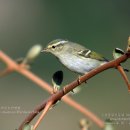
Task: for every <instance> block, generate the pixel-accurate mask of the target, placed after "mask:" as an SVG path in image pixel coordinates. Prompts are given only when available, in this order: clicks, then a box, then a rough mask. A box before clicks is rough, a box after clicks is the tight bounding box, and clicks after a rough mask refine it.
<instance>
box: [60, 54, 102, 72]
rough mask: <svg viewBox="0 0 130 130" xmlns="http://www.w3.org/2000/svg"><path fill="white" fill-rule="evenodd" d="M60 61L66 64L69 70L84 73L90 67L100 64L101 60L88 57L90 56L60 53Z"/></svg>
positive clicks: (89, 69) (90, 68)
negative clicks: (82, 56)
mask: <svg viewBox="0 0 130 130" xmlns="http://www.w3.org/2000/svg"><path fill="white" fill-rule="evenodd" d="M59 60H60V62H61V63H62V64H63V65H64V66H66V67H67V68H68V69H70V70H71V71H74V72H77V73H80V74H85V73H87V72H89V71H91V70H92V69H95V68H96V67H98V66H100V65H101V64H102V63H103V62H101V61H98V60H95V59H90V58H81V57H78V56H75V55H69V54H68V55H61V56H60V58H59Z"/></svg>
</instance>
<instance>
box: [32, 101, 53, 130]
mask: <svg viewBox="0 0 130 130" xmlns="http://www.w3.org/2000/svg"><path fill="white" fill-rule="evenodd" d="M52 104H53V102H52V101H50V102H48V103H47V104H46V106H45V108H44V110H43V112H42V114H41V116H40V117H39V119H38V120H37V122H36V124H35V125H34V127H33V130H36V128H37V127H38V125H39V124H40V122H41V120H42V119H43V118H44V116H45V115H46V114H47V112H48V110H49V109H50V107H51V106H52Z"/></svg>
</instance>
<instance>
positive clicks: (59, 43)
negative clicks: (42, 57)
mask: <svg viewBox="0 0 130 130" xmlns="http://www.w3.org/2000/svg"><path fill="white" fill-rule="evenodd" d="M67 43H68V41H67V40H62V39H56V40H53V41H51V42H50V43H49V44H48V45H47V47H46V48H44V49H43V50H42V51H41V52H50V53H52V54H54V55H55V56H57V55H59V54H61V53H62V52H63V50H64V49H65V46H66V44H67Z"/></svg>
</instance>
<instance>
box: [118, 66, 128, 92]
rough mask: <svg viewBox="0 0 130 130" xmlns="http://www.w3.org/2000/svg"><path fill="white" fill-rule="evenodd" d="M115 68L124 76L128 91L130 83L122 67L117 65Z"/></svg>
mask: <svg viewBox="0 0 130 130" xmlns="http://www.w3.org/2000/svg"><path fill="white" fill-rule="evenodd" d="M117 69H118V71H119V72H120V74H121V75H122V77H123V78H124V80H125V82H126V84H127V87H128V91H129V92H130V83H129V80H128V78H127V76H126V74H125V72H124V69H123V68H122V66H120V65H119V66H117Z"/></svg>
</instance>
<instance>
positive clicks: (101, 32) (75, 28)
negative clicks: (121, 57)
mask: <svg viewBox="0 0 130 130" xmlns="http://www.w3.org/2000/svg"><path fill="white" fill-rule="evenodd" d="M129 5H130V1H129V0H109V1H108V0H105V1H104V0H98V1H96V0H91V1H89V0H77V1H75V0H65V1H63V0H62V1H61V0H55V1H54V0H0V49H1V50H2V51H4V52H5V53H6V54H8V55H9V56H10V57H11V58H13V59H17V58H19V57H23V56H25V55H26V53H27V51H28V49H29V48H30V47H31V46H33V45H34V44H37V43H39V44H41V45H42V46H43V47H45V46H46V44H47V43H48V42H50V41H51V40H54V39H57V38H62V39H68V40H71V41H74V42H78V43H81V44H82V45H84V46H86V47H88V48H90V49H92V50H95V51H97V52H99V53H101V54H103V55H104V56H105V57H107V58H108V59H113V58H112V51H113V49H114V48H116V47H119V48H122V49H124V50H125V49H126V45H127V38H128V36H129V35H130V8H129ZM123 66H125V67H126V68H128V69H130V61H127V62H125V63H124V64H123ZM3 68H4V65H3V63H0V69H1V70H2V69H3ZM57 70H63V71H64V83H63V85H65V84H68V83H70V82H71V81H73V80H74V79H75V78H77V75H76V74H74V73H72V72H70V71H69V70H67V69H66V68H64V67H63V66H62V65H61V64H60V63H59V62H58V60H57V59H56V58H55V57H54V56H52V55H50V54H40V56H39V57H38V58H37V59H36V61H35V63H34V64H33V66H32V69H31V71H32V72H34V73H35V74H36V75H38V76H40V77H41V78H43V79H44V80H45V81H47V82H48V83H50V84H51V77H52V74H53V73H54V72H55V71H57ZM127 75H128V77H129V78H130V74H129V73H127ZM48 97H49V94H48V93H47V92H46V91H44V90H42V89H41V88H39V87H38V86H37V85H36V84H34V83H33V82H31V81H29V80H28V79H26V78H25V77H23V76H22V75H19V74H18V73H12V74H10V75H8V76H6V77H2V78H0V129H1V130H11V129H12V130H14V129H15V128H18V126H19V125H20V123H21V122H22V121H23V120H24V118H25V117H26V116H27V115H28V114H25V113H23V114H11V113H6V114H4V113H2V111H3V109H4V110H5V111H6V110H8V107H9V109H10V107H17V109H20V110H21V111H31V110H33V109H34V107H35V106H37V105H38V104H39V103H41V101H43V100H44V99H46V98H48ZM72 98H73V99H75V100H76V101H78V102H79V103H81V104H82V105H84V106H86V107H88V108H89V109H90V110H91V111H92V112H94V113H95V114H96V115H97V116H99V117H100V118H102V119H105V118H108V117H109V115H114V118H115V119H117V118H120V117H121V118H122V114H124V115H125V117H124V118H125V119H126V118H129V119H127V120H126V121H124V120H125V119H124V120H123V123H124V124H123V123H121V122H120V121H119V120H118V123H119V124H115V125H114V127H115V128H116V130H117V129H118V130H122V129H124V130H128V129H129V128H130V94H129V93H128V91H127V86H126V85H125V83H124V81H123V79H122V77H121V76H120V74H119V72H118V71H117V70H114V69H110V70H106V71H104V72H103V73H101V74H99V75H97V76H95V77H93V78H92V79H90V80H89V81H88V83H87V84H83V85H82V91H81V92H80V93H79V94H77V95H74V96H73V97H72ZM117 114H118V116H117V117H116V115H117ZM81 118H84V116H83V115H82V114H81V113H79V112H78V111H77V110H74V109H73V108H71V107H70V106H68V105H66V104H65V103H63V102H61V103H60V104H59V105H57V106H56V107H55V108H54V109H52V110H51V111H49V113H48V114H47V115H46V117H45V119H44V120H43V122H42V123H41V124H40V126H39V127H38V130H41V129H46V130H51V129H53V130H56V129H57V130H61V129H62V130H66V129H69V130H79V125H78V121H79V120H80V119H81ZM92 130H99V128H98V127H97V126H96V125H95V124H94V123H93V124H92Z"/></svg>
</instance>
